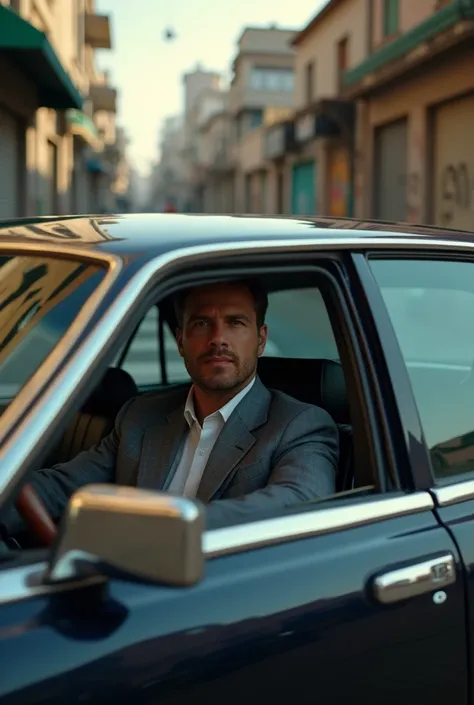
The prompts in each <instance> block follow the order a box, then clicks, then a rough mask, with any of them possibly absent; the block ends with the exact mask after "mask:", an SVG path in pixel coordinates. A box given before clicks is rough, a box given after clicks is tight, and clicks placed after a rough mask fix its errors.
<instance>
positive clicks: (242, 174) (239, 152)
mask: <svg viewBox="0 0 474 705" xmlns="http://www.w3.org/2000/svg"><path fill="white" fill-rule="evenodd" d="M294 36H295V32H294V31H293V30H289V29H280V28H278V27H275V26H271V27H266V28H257V27H247V28H245V29H244V31H243V33H242V34H241V36H240V38H239V39H238V42H237V54H236V56H235V59H234V61H233V65H232V68H233V78H232V82H231V86H230V92H229V113H230V118H231V121H232V135H233V139H232V146H231V153H230V158H231V161H232V163H233V165H234V208H235V210H236V211H238V212H245V213H272V212H274V211H275V208H276V196H275V194H276V186H275V184H276V183H277V180H278V177H277V168H276V167H275V165H274V164H273V163H272V161H271V160H268V159H267V157H266V155H265V149H264V147H265V130H266V128H267V127H269V126H271V125H273V124H275V123H276V122H279V121H281V120H284V119H286V118H288V117H290V116H291V115H292V113H293V108H294V92H295V70H294V62H295V51H294V48H293V46H292V44H291V42H292V40H293V38H294Z"/></svg>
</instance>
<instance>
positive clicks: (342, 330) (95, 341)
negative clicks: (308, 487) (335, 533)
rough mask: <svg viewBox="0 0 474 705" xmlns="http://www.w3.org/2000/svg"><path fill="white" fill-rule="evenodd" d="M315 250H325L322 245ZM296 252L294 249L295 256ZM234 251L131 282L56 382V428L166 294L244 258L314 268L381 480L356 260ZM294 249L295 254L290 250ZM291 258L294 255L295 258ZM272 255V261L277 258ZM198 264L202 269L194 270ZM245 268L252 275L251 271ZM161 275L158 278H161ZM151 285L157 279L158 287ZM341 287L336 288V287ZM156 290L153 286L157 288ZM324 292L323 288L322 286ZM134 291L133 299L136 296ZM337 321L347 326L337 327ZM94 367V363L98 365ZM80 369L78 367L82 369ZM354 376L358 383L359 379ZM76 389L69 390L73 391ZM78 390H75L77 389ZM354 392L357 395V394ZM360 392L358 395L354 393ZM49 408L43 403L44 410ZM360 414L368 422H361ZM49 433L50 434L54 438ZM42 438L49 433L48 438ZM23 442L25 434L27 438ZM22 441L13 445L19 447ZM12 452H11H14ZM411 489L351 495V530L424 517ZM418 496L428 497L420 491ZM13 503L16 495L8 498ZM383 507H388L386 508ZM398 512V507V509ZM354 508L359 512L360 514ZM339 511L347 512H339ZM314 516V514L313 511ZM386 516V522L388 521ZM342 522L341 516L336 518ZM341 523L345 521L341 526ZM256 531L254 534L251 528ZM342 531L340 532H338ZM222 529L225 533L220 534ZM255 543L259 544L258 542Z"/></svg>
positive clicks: (338, 254) (252, 263)
mask: <svg viewBox="0 0 474 705" xmlns="http://www.w3.org/2000/svg"><path fill="white" fill-rule="evenodd" d="M315 245H319V242H318V243H315ZM293 248H294V250H293ZM235 249H237V248H232V250H231V252H230V254H229V252H227V251H226V249H225V248H224V253H225V256H224V257H223V256H222V255H220V252H219V246H215V247H213V248H212V250H211V251H210V252H207V253H206V254H207V256H208V259H207V261H206V270H205V273H204V272H203V266H202V252H201V248H197V251H196V255H197V257H198V259H199V260H200V268H199V273H198V274H197V273H196V269H197V268H196V266H195V262H196V260H195V259H194V258H193V257H191V256H190V254H189V250H188V251H186V253H185V254H184V255H183V254H181V253H180V252H179V251H177V252H176V253H174V260H173V261H174V265H175V269H177V270H178V271H177V273H174V276H173V277H171V278H170V276H169V274H170V272H169V261H167V262H166V264H167V265H168V271H167V274H168V276H167V277H162V278H161V279H160V278H159V275H160V274H162V272H161V268H162V266H163V265H162V264H161V260H160V258H159V257H157V258H156V261H154V262H152V263H149V264H150V266H149V267H148V268H144V269H145V271H144V272H143V277H141V278H140V277H137V278H136V279H135V282H134V283H135V290H133V288H132V287H131V282H130V280H129V281H128V285H127V288H126V291H122V292H121V294H120V296H119V298H118V300H115V301H114V303H113V305H112V306H110V308H109V310H108V311H106V312H105V315H104V320H103V321H102V325H96V326H95V327H94V329H93V330H91V331H90V333H89V338H88V340H87V341H85V342H89V349H87V346H83V349H82V351H81V355H78V354H76V357H75V359H74V360H72V361H70V366H72V367H73V371H74V374H73V375H72V377H73V378H72V379H71V378H70V379H69V380H68V379H67V378H65V377H64V376H63V378H62V379H61V380H55V381H54V382H52V383H51V389H50V390H49V391H50V392H51V393H52V392H53V391H54V389H57V388H58V387H59V390H60V393H61V394H62V396H61V405H60V406H58V404H56V413H55V418H54V422H55V423H56V424H57V425H59V424H60V423H61V427H62V428H63V426H64V424H65V421H64V419H65V418H67V417H68V416H70V415H71V414H72V413H74V411H75V410H76V409H75V408H72V404H73V402H74V401H75V400H77V399H78V398H85V397H86V396H87V394H88V390H87V388H86V384H87V382H88V381H89V380H90V379H91V378H93V377H94V378H96V379H97V378H99V377H100V376H101V374H103V372H104V371H105V369H106V367H107V365H108V363H109V362H110V360H112V359H113V357H114V355H116V354H117V351H118V350H120V348H121V346H122V345H123V340H124V337H125V335H124V334H128V335H130V334H131V332H132V331H133V330H134V328H135V327H136V325H137V322H138V321H139V320H140V319H141V318H142V317H143V315H144V313H145V312H146V310H147V309H148V308H149V307H150V305H151V302H152V301H156V300H159V299H164V298H165V297H166V296H169V295H172V294H174V293H175V292H176V291H177V289H178V288H181V287H182V286H186V287H187V286H190V285H192V284H194V283H195V282H196V280H197V279H199V281H201V282H203V283H211V282H212V281H216V280H222V279H223V278H225V277H232V276H233V277H235V266H236V255H237V257H238V259H237V262H238V265H239V274H240V276H250V275H255V272H256V270H258V272H260V273H266V272H270V271H274V270H275V269H276V268H277V267H278V269H279V270H281V271H288V269H291V271H292V273H293V274H294V275H296V274H297V273H298V272H299V271H305V272H307V271H308V270H311V271H312V272H314V273H315V274H316V273H317V272H320V273H321V274H322V275H324V277H325V280H326V281H327V282H330V284H329V285H330V286H331V291H332V292H333V294H334V297H333V300H332V301H331V302H330V304H329V303H328V310H329V305H331V306H335V307H336V308H337V307H339V309H338V310H339V315H338V316H337V318H336V319H331V320H332V323H333V327H334V331H335V335H336V339H337V336H338V333H339V334H342V339H343V340H347V339H349V340H350V341H351V345H350V346H349V345H347V344H345V345H343V346H342V347H341V348H340V353H341V364H342V365H343V366H344V369H345V371H347V370H348V369H350V370H351V373H350V374H349V375H348V376H347V378H346V382H347V386H348V393H349V397H350V400H352V403H351V414H352V415H353V413H352V410H353V407H354V406H355V407H356V409H357V411H358V412H360V413H357V414H356V415H355V417H354V415H353V418H358V420H359V422H360V423H362V424H364V425H365V427H366V430H367V433H366V438H365V442H366V443H367V444H368V446H369V448H368V449H367V451H366V453H367V456H366V460H367V462H368V464H369V465H370V467H371V471H372V472H373V478H374V479H376V475H377V474H378V472H379V470H380V465H379V464H378V463H377V457H378V456H377V453H378V452H380V451H381V449H382V452H384V457H385V454H386V459H387V462H388V463H391V462H392V461H393V459H392V457H391V456H390V452H388V451H387V452H386V450H385V440H386V438H385V435H386V434H385V432H384V430H383V429H382V428H381V424H382V422H381V421H380V417H383V414H384V409H383V406H381V405H380V399H378V398H375V397H374V393H373V389H374V387H376V386H377V380H376V377H375V378H374V376H373V370H372V369H371V367H370V364H369V363H370V359H371V351H370V349H368V348H367V345H366V341H365V331H364V330H359V324H360V321H359V318H358V311H357V302H356V301H354V299H353V293H352V289H353V286H354V282H353V281H349V280H350V279H351V278H352V277H353V273H351V272H350V271H349V267H348V265H350V262H351V260H350V254H348V253H347V252H344V251H341V248H340V247H338V246H337V244H335V243H334V241H333V240H328V243H327V247H326V248H324V249H323V250H322V251H321V250H319V248H318V249H315V247H314V245H313V248H311V244H310V243H308V245H307V247H306V248H305V250H304V251H302V250H301V245H299V246H298V245H296V246H294V245H293V243H288V242H281V241H276V242H274V243H272V244H271V245H270V246H268V243H266V247H265V252H264V254H263V255H256V254H255V253H250V254H249V253H248V252H246V251H245V245H242V249H243V252H242V253H241V254H240V257H239V253H238V252H237V253H236V252H235ZM288 251H289V252H288ZM289 254H290V255H291V254H293V255H294V256H293V257H291V256H289ZM269 256H271V257H269ZM269 259H272V265H270V264H269ZM321 262H323V263H324V269H323V268H322V266H321ZM216 263H217V265H218V274H216V270H213V267H212V265H216ZM193 265H194V266H193ZM243 270H245V274H244V272H243ZM153 277H154V278H155V279H154V280H153ZM150 280H151V281H150ZM334 283H336V286H334ZM152 284H153V285H152ZM319 286H320V288H321V291H323V287H322V286H321V285H319ZM131 290H132V296H131ZM336 320H337V322H338V323H339V324H340V325H339V326H336V325H335V324H336ZM92 363H93V364H92ZM74 365H76V366H77V367H75V368H74ZM353 375H354V379H352V376H353ZM68 385H69V386H68ZM72 385H74V386H72ZM64 388H65V389H69V390H70V391H69V395H68V396H65V394H64ZM351 389H352V391H351ZM354 390H355V394H354ZM361 390H362V392H363V393H362V395H361V397H360V398H359V397H358V396H357V393H360V392H361ZM40 410H41V405H40ZM359 416H360V419H359ZM34 422H35V424H36V436H34V435H32V432H31V429H29V428H27V429H26V433H25V436H26V437H27V438H28V440H29V441H30V443H29V444H26V443H25V444H21V445H20V446H17V445H15V448H16V449H17V455H18V454H19V455H20V459H21V460H22V462H21V464H18V465H17V466H16V468H14V472H15V473H16V475H15V476H14V477H13V478H10V480H11V483H10V484H11V490H10V491H13V488H14V487H15V486H17V485H18V484H19V483H20V482H21V479H22V477H23V475H24V473H25V472H26V462H27V461H33V462H34V458H35V457H39V456H40V454H41V451H42V447H43V448H44V444H45V442H46V440H47V439H48V437H50V436H51V434H52V433H53V431H54V429H51V428H48V429H47V427H46V425H45V417H44V416H43V415H42V414H41V413H38V414H36V416H35V420H34ZM25 423H26V419H22V420H21V422H20V433H21V427H22V426H24V425H25ZM46 431H47V432H46ZM40 432H41V433H40ZM20 437H21V436H20ZM32 438H34V440H35V445H32V443H31V440H32ZM17 439H18V436H17V437H16V438H13V439H12V442H15V441H16V440H17ZM7 450H8V449H7ZM411 490H412V488H411V487H405V486H402V487H398V488H397V489H396V490H395V491H394V490H392V489H391V488H390V490H387V488H386V487H382V488H381V493H380V494H377V495H375V496H373V495H372V496H370V497H368V498H366V497H362V498H361V496H360V494H358V493H357V492H356V493H355V496H354V497H350V496H349V497H348V496H347V495H345V496H344V498H343V501H344V503H347V502H348V503H349V509H351V511H350V512H349V514H348V515H347V517H346V518H345V519H344V522H345V523H344V528H348V527H349V526H350V525H354V524H357V525H360V523H361V522H362V523H371V522H372V521H373V520H375V521H378V520H379V518H380V517H379V518H377V517H378V516H379V515H378V514H377V512H376V511H375V512H374V507H376V506H380V507H381V508H382V510H381V511H382V515H383V517H384V518H389V515H390V512H388V514H387V513H386V510H385V509H384V508H386V507H387V506H389V503H390V502H392V501H393V500H395V501H396V503H397V502H398V500H402V501H401V502H398V504H400V508H399V509H397V510H396V511H397V514H399V513H400V512H402V513H403V511H405V509H404V508H406V511H408V512H410V513H411V512H412V511H418V509H421V505H420V507H418V506H417V507H416V508H414V506H413V504H412V502H413V501H414V500H413V497H414V495H413V493H412V492H411ZM417 496H418V498H419V497H420V495H419V493H417ZM7 500H8V496H7ZM380 502H382V504H381V505H380ZM421 502H422V504H423V509H425V508H426V506H425V503H426V498H424V497H423V498H422V500H421ZM397 506H398V505H397ZM352 508H353V509H354V511H352ZM336 509H337V512H339V511H340V510H339V509H338V508H337V507H336ZM306 510H307V507H305V511H304V512H302V515H303V514H304V515H305V516H308V512H307V511H306ZM320 511H321V512H325V511H326V507H324V508H323V507H318V509H317V512H320ZM310 513H311V514H312V513H313V512H310ZM382 515H381V516H382ZM333 516H335V515H333ZM287 519H288V518H287V517H283V518H282V520H284V523H283V524H282V525H281V526H285V527H286V526H288V527H289V529H290V535H289V537H288V539H287V540H293V538H294V534H293V533H292V532H293V530H292V529H291V526H292V525H294V522H295V517H294V516H292V517H291V522H290V523H289V522H288V521H287ZM260 524H261V522H260V521H258V520H256V521H255V522H248V523H246V524H245V525H244V526H232V527H228V528H226V529H225V530H224V531H225V532H230V533H227V534H226V536H228V537H229V540H231V539H232V537H233V536H234V532H237V533H236V534H235V535H240V536H242V530H244V534H246V536H247V538H246V539H245V542H244V543H242V544H241V545H239V546H238V547H235V551H236V552H240V551H242V550H246V548H245V546H246V545H247V543H248V540H249V538H248V532H249V530H250V531H252V530H253V529H256V531H257V534H258V530H259V525H260ZM317 524H318V527H319V528H317V529H315V531H316V533H319V532H320V531H323V530H324V528H323V527H320V525H319V522H317ZM336 524H337V521H336ZM251 525H253V527H252V528H251V529H249V527H250V526H251ZM335 530H339V529H338V528H337V527H336V529H335ZM218 531H221V530H218ZM308 531H309V532H310V533H313V529H312V528H311V527H309V528H308ZM278 536H279V540H280V539H281V540H285V538H284V531H283V533H282V532H281V531H280V532H279V533H278ZM255 540H258V538H257V539H255Z"/></svg>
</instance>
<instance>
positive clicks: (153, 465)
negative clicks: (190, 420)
mask: <svg viewBox="0 0 474 705" xmlns="http://www.w3.org/2000/svg"><path fill="white" fill-rule="evenodd" d="M183 408H184V407H183V406H182V405H181V404H180V405H179V406H178V407H177V408H175V409H173V410H172V411H171V412H169V414H168V415H167V416H166V419H164V420H163V423H162V424H158V425H156V426H152V427H151V428H149V429H147V431H146V432H145V435H144V438H143V444H142V452H141V456H140V466H139V469H138V482H137V485H138V487H142V488H144V489H154V490H163V489H166V486H167V485H168V484H169V482H170V480H171V471H172V470H173V469H174V466H175V461H176V459H177V454H178V450H179V449H180V447H181V446H182V443H183V441H184V439H185V435H186V431H187V429H188V425H187V423H186V421H185V418H184V413H183Z"/></svg>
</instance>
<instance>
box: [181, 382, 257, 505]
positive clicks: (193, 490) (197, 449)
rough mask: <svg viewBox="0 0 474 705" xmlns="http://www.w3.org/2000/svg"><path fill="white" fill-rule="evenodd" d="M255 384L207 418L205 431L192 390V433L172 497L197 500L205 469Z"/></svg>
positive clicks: (188, 404)
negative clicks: (219, 438) (198, 416)
mask: <svg viewBox="0 0 474 705" xmlns="http://www.w3.org/2000/svg"><path fill="white" fill-rule="evenodd" d="M254 384H255V377H254V378H253V380H252V381H251V382H249V384H247V386H246V387H244V388H243V389H242V390H241V391H240V392H239V393H238V394H236V395H235V397H233V398H232V399H231V400H230V401H228V402H227V404H225V405H224V406H223V407H222V408H221V409H218V410H217V411H215V412H214V413H213V414H210V415H209V416H206V418H205V419H204V422H203V424H202V428H201V426H200V425H199V421H198V420H197V418H196V413H195V411H194V397H193V388H192V387H191V389H190V390H189V394H188V398H187V400H186V405H185V407H184V418H185V419H186V421H187V423H188V426H189V433H188V436H187V438H186V441H185V443H184V447H183V452H182V455H181V459H180V461H179V464H178V467H177V468H176V472H175V474H174V476H173V479H172V480H171V483H170V486H169V488H168V491H169V492H170V493H171V494H178V495H184V496H185V497H196V494H197V491H198V487H199V484H200V482H201V478H202V475H203V472H204V468H205V467H206V464H207V461H208V460H209V456H210V454H211V451H212V449H213V447H214V445H215V443H216V441H217V439H218V437H219V434H220V432H221V431H222V429H223V428H224V425H225V423H226V421H227V420H228V418H229V417H230V415H231V414H232V412H233V411H234V409H235V408H236V406H237V405H238V404H239V403H240V402H241V401H242V399H243V398H244V397H245V396H246V395H247V394H248V393H249V392H250V390H251V389H252V387H253V385H254Z"/></svg>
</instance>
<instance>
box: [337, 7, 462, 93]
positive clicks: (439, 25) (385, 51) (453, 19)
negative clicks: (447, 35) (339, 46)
mask: <svg viewBox="0 0 474 705" xmlns="http://www.w3.org/2000/svg"><path fill="white" fill-rule="evenodd" d="M473 19H474V0H454V2H451V3H450V4H449V5H446V6H445V7H442V8H441V9H440V10H438V11H437V12H434V13H433V14H432V15H430V16H429V17H428V18H427V19H426V20H424V21H423V22H420V24H418V25H416V26H415V27H413V28H412V29H410V30H409V31H408V32H405V33H404V34H402V35H401V36H400V37H398V38H397V39H394V40H393V41H392V42H390V43H389V44H386V45H385V46H383V47H382V48H381V49H379V50H378V51H376V52H374V53H373V54H371V55H370V56H369V57H368V58H367V59H365V60H364V61H363V62H362V63H361V64H359V65H358V66H355V67H354V68H353V69H350V70H349V71H346V72H345V74H344V76H343V84H344V86H353V85H354V84H357V83H358V82H359V81H361V80H363V79H364V78H365V77H366V76H368V75H369V74H371V73H374V72H375V71H378V70H379V69H381V68H383V67H384V66H386V65H387V64H389V63H390V62H391V61H395V60H397V59H401V58H402V57H403V56H406V54H408V53H409V52H410V51H413V50H414V49H416V48H417V47H418V46H420V44H422V43H424V42H428V41H430V40H432V39H433V38H434V37H436V35H438V34H440V33H441V32H443V31H445V30H447V29H450V28H451V27H453V26H454V25H455V24H456V23H457V22H461V21H462V20H473Z"/></svg>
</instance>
